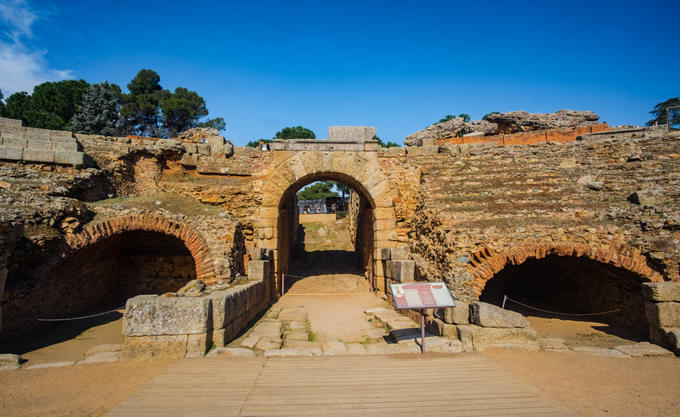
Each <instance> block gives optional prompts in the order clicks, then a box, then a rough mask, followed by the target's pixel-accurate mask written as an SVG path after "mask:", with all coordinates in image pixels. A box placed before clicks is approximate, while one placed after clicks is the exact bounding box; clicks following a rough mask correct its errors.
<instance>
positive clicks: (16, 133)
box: [0, 118, 85, 166]
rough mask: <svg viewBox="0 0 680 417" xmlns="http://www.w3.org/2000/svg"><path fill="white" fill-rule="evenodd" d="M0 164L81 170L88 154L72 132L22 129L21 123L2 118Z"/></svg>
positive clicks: (0, 124)
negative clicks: (4, 161)
mask: <svg viewBox="0 0 680 417" xmlns="http://www.w3.org/2000/svg"><path fill="white" fill-rule="evenodd" d="M0 160H7V161H24V162H39V163H50V164H60V165H73V166H82V165H84V163H85V153H83V152H81V148H80V145H79V144H78V142H77V141H76V139H75V138H74V137H73V134H72V133H71V132H69V131H64V130H47V129H35V128H31V127H22V125H21V120H14V119H5V118H0Z"/></svg>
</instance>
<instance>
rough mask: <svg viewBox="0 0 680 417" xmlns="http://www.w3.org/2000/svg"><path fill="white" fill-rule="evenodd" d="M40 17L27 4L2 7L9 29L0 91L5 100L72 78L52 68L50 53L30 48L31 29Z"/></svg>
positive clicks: (1, 40)
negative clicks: (47, 82) (44, 84)
mask: <svg viewBox="0 0 680 417" xmlns="http://www.w3.org/2000/svg"><path fill="white" fill-rule="evenodd" d="M39 18H40V17H39V16H38V15H36V14H35V13H34V12H33V11H31V10H30V8H29V6H28V4H27V3H26V2H25V1H23V0H9V1H6V2H3V3H2V4H0V23H2V24H3V26H5V27H6V29H5V30H4V31H3V32H2V34H1V35H2V36H1V37H0V89H1V90H2V92H3V94H4V96H5V97H8V96H9V95H11V94H13V93H16V92H17V91H27V92H29V93H31V92H32V91H33V87H34V86H36V85H37V84H40V83H42V82H45V81H58V80H63V79H66V78H71V77H72V73H71V71H70V70H56V69H52V68H50V65H49V63H48V62H47V60H46V59H45V54H46V53H47V51H46V50H39V49H35V48H34V47H32V46H27V45H26V44H25V43H24V39H31V38H32V37H33V32H32V29H31V26H32V25H33V23H34V22H35V21H36V20H37V19H39Z"/></svg>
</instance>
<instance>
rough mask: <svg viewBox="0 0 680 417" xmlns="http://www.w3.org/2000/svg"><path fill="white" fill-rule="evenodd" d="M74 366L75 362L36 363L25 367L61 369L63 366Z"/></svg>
mask: <svg viewBox="0 0 680 417" xmlns="http://www.w3.org/2000/svg"><path fill="white" fill-rule="evenodd" d="M75 364H76V363H75V361H64V362H48V363H37V364H35V365H31V366H29V367H27V368H26V369H45V368H61V367H64V366H73V365H75Z"/></svg>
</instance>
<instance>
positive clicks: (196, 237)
mask: <svg viewBox="0 0 680 417" xmlns="http://www.w3.org/2000/svg"><path fill="white" fill-rule="evenodd" d="M134 231H146V232H157V233H162V234H164V235H167V236H172V237H175V238H177V239H179V240H180V241H182V242H183V243H184V246H186V248H187V249H188V250H189V252H190V253H191V256H192V257H193V259H194V264H195V265H196V279H200V280H202V281H204V282H205V283H206V284H214V283H215V280H216V276H215V270H214V268H213V260H212V257H211V256H210V250H209V248H208V244H207V242H206V240H205V239H204V238H203V236H202V235H201V234H200V233H198V232H196V231H195V230H194V229H193V228H192V227H191V226H189V225H187V224H184V223H180V222H177V221H175V220H171V219H167V218H165V217H162V216H159V215H154V214H133V215H128V216H121V217H114V218H112V219H109V220H106V221H104V222H102V223H97V224H95V225H91V226H86V227H85V228H84V229H83V230H82V231H80V232H78V233H74V234H68V235H67V236H66V244H67V245H68V252H69V253H73V252H75V251H77V250H80V249H83V248H85V247H87V246H90V245H93V244H95V243H97V242H100V241H102V240H105V239H107V238H110V237H112V236H115V235H119V234H121V233H125V232H134Z"/></svg>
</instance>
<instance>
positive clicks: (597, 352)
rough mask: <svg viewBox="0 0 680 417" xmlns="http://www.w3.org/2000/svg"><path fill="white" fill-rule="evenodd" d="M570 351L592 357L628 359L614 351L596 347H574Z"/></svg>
mask: <svg viewBox="0 0 680 417" xmlns="http://www.w3.org/2000/svg"><path fill="white" fill-rule="evenodd" d="M571 350H573V351H575V352H581V353H585V354H586V355H593V356H607V357H611V358H630V356H628V355H626V354H625V353H623V352H621V351H619V350H616V349H607V348H601V347H596V346H574V347H572V348H571Z"/></svg>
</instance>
